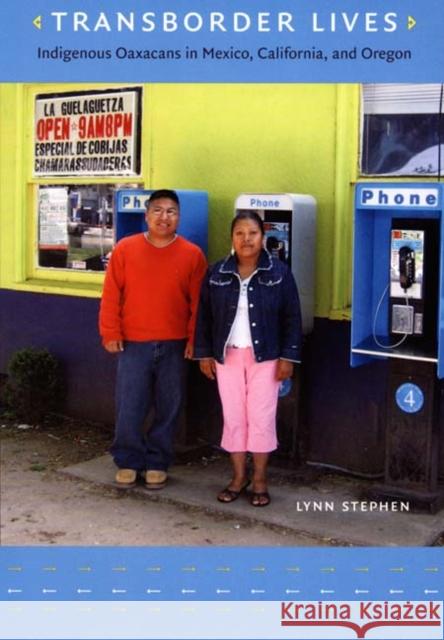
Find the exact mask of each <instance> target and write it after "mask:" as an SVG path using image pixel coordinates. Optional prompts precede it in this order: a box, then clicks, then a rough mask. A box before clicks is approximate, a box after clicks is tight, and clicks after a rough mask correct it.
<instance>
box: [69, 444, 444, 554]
mask: <svg viewBox="0 0 444 640" xmlns="http://www.w3.org/2000/svg"><path fill="white" fill-rule="evenodd" d="M60 472H61V473H64V474H67V475H69V476H73V477H76V478H80V479H82V480H86V481H89V482H92V483H95V484H102V485H105V486H108V487H116V485H115V483H114V475H115V467H114V464H113V462H112V460H111V458H110V457H109V456H102V457H100V458H96V459H94V460H90V461H88V462H83V463H80V464H76V465H73V466H70V467H66V468H64V469H61V470H60ZM229 477H230V467H229V462H228V459H225V458H223V459H216V460H215V461H211V460H210V461H207V460H205V459H204V460H203V462H202V461H200V462H193V463H190V464H186V465H177V466H174V467H173V468H172V469H171V470H170V474H169V480H168V484H167V486H166V487H165V489H163V490H161V491H153V490H147V489H145V487H144V486H143V485H140V486H139V485H138V486H136V487H135V488H133V489H120V490H121V491H131V492H134V494H135V495H137V496H138V497H141V496H142V497H143V498H146V499H147V500H156V501H162V502H165V503H169V504H175V505H178V506H181V507H192V508H195V509H202V510H204V511H205V512H206V513H210V514H214V515H217V516H219V517H220V516H221V515H229V516H231V517H235V518H236V519H238V520H239V522H241V521H243V522H256V523H261V524H263V525H264V526H270V527H279V528H281V529H285V530H289V531H293V532H297V533H299V534H304V535H307V536H308V537H311V538H313V539H316V540H317V541H321V543H325V544H326V545H359V546H428V545H433V544H434V543H435V542H436V541H437V540H438V538H439V537H440V535H441V534H442V533H443V532H444V510H442V511H441V512H439V513H437V514H433V515H432V514H430V513H427V512H413V511H412V510H411V508H410V510H407V509H408V507H409V505H408V503H406V502H396V503H394V505H393V506H395V507H396V508H397V510H391V506H390V503H375V502H371V501H370V500H369V499H368V498H366V497H365V489H366V488H367V487H368V486H370V484H369V483H368V482H365V481H361V480H356V479H353V478H345V477H343V476H335V475H332V474H322V475H318V476H317V477H314V478H312V479H311V480H308V481H307V480H301V481H298V482H295V481H294V474H289V473H285V472H284V471H282V472H281V471H280V470H276V469H274V470H270V494H271V497H272V502H271V504H270V505H269V506H268V507H265V508H254V507H252V506H251V505H250V504H249V502H248V498H247V497H246V496H244V495H243V496H241V497H240V498H239V499H238V500H236V501H235V502H233V503H231V504H225V505H224V504H221V503H220V502H218V501H217V500H216V494H217V493H218V491H220V489H222V488H223V487H224V486H225V484H226V483H227V482H228V480H229Z"/></svg>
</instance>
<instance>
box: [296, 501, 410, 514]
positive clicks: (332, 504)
mask: <svg viewBox="0 0 444 640" xmlns="http://www.w3.org/2000/svg"><path fill="white" fill-rule="evenodd" d="M295 511H297V512H299V513H301V512H307V511H340V512H343V513H347V512H350V513H352V512H360V513H361V512H365V511H368V512H373V513H375V512H388V511H410V503H409V502H403V501H397V500H390V501H382V502H378V501H376V500H341V501H335V500H296V502H295Z"/></svg>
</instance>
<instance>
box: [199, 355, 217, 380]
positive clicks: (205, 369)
mask: <svg viewBox="0 0 444 640" xmlns="http://www.w3.org/2000/svg"><path fill="white" fill-rule="evenodd" d="M199 367H200V370H201V371H202V373H203V374H204V376H206V377H207V378H209V379H210V380H215V379H216V361H215V359H214V358H203V359H202V360H199Z"/></svg>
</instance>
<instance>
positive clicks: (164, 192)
mask: <svg viewBox="0 0 444 640" xmlns="http://www.w3.org/2000/svg"><path fill="white" fill-rule="evenodd" d="M160 198H169V199H170V200H172V201H173V202H175V203H176V204H177V206H178V207H180V200H179V196H178V195H177V193H176V192H175V191H173V190H172V189H157V191H153V193H152V194H151V195H150V197H149V198H148V205H147V206H148V207H149V206H150V204H151V203H152V202H154V201H155V200H160Z"/></svg>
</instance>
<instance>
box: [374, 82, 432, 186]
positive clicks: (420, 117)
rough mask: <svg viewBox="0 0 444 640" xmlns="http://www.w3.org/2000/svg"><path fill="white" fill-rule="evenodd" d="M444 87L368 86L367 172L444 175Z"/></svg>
mask: <svg viewBox="0 0 444 640" xmlns="http://www.w3.org/2000/svg"><path fill="white" fill-rule="evenodd" d="M442 102H443V100H442V90H441V85H438V84H429V85H424V84H421V85H409V84H387V85H378V84H373V85H364V87H363V111H364V113H363V131H362V150H361V172H362V173H363V174H366V175H399V176H409V175H411V176H428V175H430V176H431V175H438V173H439V174H441V173H442V164H443V162H444V144H443V143H444V122H443V117H442V108H443V104H442Z"/></svg>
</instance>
